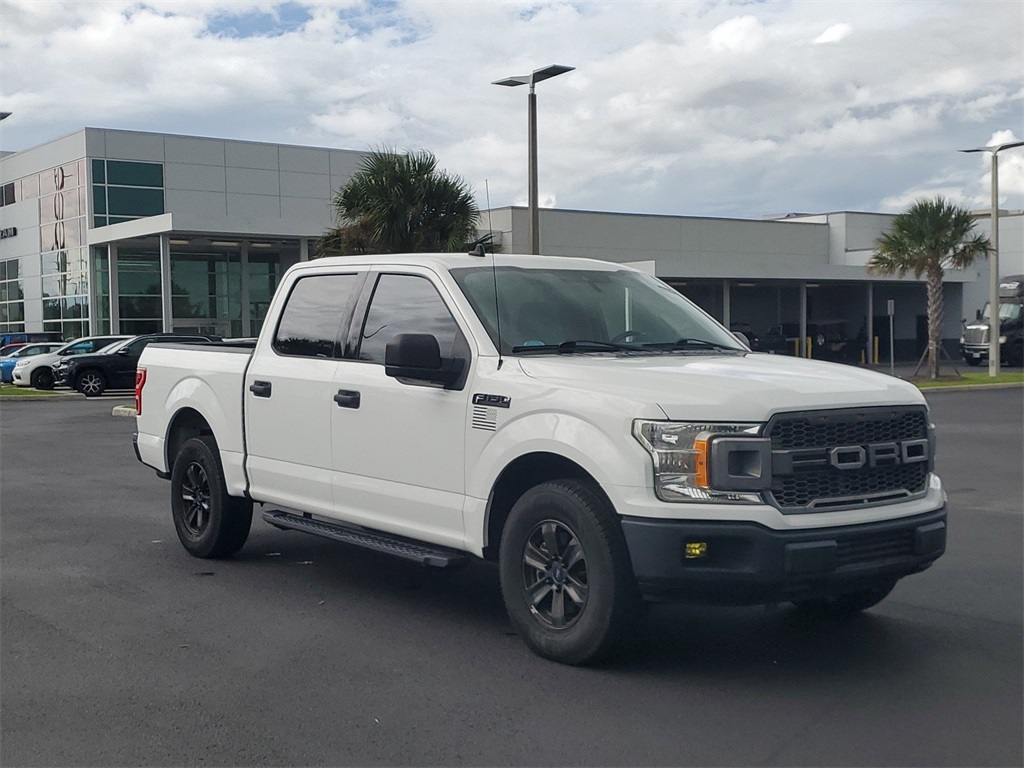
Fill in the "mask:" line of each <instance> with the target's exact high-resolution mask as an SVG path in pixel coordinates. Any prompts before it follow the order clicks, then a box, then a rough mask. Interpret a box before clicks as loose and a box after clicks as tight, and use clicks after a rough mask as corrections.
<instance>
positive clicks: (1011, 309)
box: [981, 302, 1021, 320]
mask: <svg viewBox="0 0 1024 768" xmlns="http://www.w3.org/2000/svg"><path fill="white" fill-rule="evenodd" d="M988 307H989V305H988V302H985V308H984V309H983V310H982V311H981V319H982V320H988V318H989V310H988ZM1020 312H1021V306H1020V304H1000V305H999V319H1000V320H1016V319H1017V318H1018V317H1020Z"/></svg>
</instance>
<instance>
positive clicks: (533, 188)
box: [491, 64, 575, 254]
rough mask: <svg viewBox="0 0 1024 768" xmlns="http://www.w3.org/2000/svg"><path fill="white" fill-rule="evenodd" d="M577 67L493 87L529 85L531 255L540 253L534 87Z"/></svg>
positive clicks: (544, 70)
mask: <svg viewBox="0 0 1024 768" xmlns="http://www.w3.org/2000/svg"><path fill="white" fill-rule="evenodd" d="M574 69H575V67H567V66H565V65H563V64H551V65H550V66H547V67H541V68H540V69H535V70H533V72H532V73H531V74H529V75H515V76H513V77H506V78H503V79H502V80H495V81H493V82H492V83H491V85H507V86H511V87H514V86H517V85H529V86H530V95H529V96H528V97H527V107H528V119H527V123H528V125H527V129H528V138H529V157H528V176H529V211H530V253H534V254H537V253H540V208H539V203H538V197H539V195H538V190H537V94H536V92H535V91H534V86H536V84H537V83H539V82H541V81H542V80H547V79H548V78H551V77H556V76H558V75H564V74H565V73H566V72H572V71H573V70H574Z"/></svg>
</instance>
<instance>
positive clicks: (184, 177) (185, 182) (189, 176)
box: [164, 163, 226, 210]
mask: <svg viewBox="0 0 1024 768" xmlns="http://www.w3.org/2000/svg"><path fill="white" fill-rule="evenodd" d="M225 175H226V174H225V172H224V166H223V165H219V166H218V165H186V164H184V163H165V164H164V189H166V190H168V191H170V190H172V189H186V190H195V191H199V192H224V191H226V187H225V184H226V180H225ZM171 210H173V209H171Z"/></svg>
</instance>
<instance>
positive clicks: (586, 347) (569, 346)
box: [512, 339, 649, 355]
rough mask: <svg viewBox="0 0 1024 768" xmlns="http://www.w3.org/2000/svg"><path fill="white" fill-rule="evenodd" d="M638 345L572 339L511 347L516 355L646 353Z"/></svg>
mask: <svg viewBox="0 0 1024 768" xmlns="http://www.w3.org/2000/svg"><path fill="white" fill-rule="evenodd" d="M647 351H649V350H646V349H644V348H643V347H642V346H640V345H638V344H621V343H619V342H617V341H592V340H590V339H572V340H570V341H563V342H562V343H561V344H527V345H524V346H520V347H512V353H513V354H516V355H520V354H528V353H532V352H556V353H558V354H560V355H571V354H573V353H575V352H647Z"/></svg>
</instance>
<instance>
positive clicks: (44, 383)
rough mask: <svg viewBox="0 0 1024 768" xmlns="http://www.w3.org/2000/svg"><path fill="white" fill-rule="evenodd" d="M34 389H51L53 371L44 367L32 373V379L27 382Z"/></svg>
mask: <svg viewBox="0 0 1024 768" xmlns="http://www.w3.org/2000/svg"><path fill="white" fill-rule="evenodd" d="M29 383H30V384H31V385H32V386H33V387H35V388H36V389H53V369H52V368H50V367H49V366H44V367H42V368H39V369H38V370H36V371H33V372H32V379H31V381H30V382H29Z"/></svg>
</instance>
